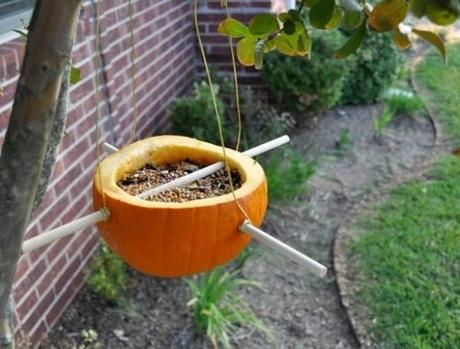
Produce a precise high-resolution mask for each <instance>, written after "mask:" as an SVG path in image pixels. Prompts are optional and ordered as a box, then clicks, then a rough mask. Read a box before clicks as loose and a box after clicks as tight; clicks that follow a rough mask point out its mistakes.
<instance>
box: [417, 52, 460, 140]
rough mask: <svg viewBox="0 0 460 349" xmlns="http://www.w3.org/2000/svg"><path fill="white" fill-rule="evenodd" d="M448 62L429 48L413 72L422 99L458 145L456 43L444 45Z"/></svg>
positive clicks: (459, 61)
mask: <svg viewBox="0 0 460 349" xmlns="http://www.w3.org/2000/svg"><path fill="white" fill-rule="evenodd" d="M448 59H449V64H448V65H445V64H444V63H443V62H442V59H441V58H440V56H439V54H438V53H437V52H435V51H431V53H430V54H428V55H427V57H426V58H425V60H424V61H423V63H421V64H420V65H419V66H418V67H417V70H416V72H415V78H416V81H417V82H418V83H419V84H420V85H421V87H423V92H422V96H421V97H422V98H423V99H424V100H425V102H427V103H428V105H429V106H432V107H434V109H433V110H434V112H435V113H436V116H437V117H438V118H439V120H440V121H441V122H442V123H443V124H444V125H445V129H446V131H447V132H448V133H449V134H450V135H451V136H453V137H454V139H455V142H456V144H460V108H459V105H460V92H459V90H460V44H454V45H450V46H449V47H448Z"/></svg>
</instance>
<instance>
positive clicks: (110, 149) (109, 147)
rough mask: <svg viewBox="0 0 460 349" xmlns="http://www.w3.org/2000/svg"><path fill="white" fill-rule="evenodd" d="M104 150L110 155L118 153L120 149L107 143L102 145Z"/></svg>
mask: <svg viewBox="0 0 460 349" xmlns="http://www.w3.org/2000/svg"><path fill="white" fill-rule="evenodd" d="M102 149H104V150H105V151H106V152H107V153H110V154H111V153H115V152H116V151H118V148H116V147H114V146H113V145H111V144H109V143H107V142H104V143H102Z"/></svg>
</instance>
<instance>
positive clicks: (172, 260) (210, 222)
mask: <svg viewBox="0 0 460 349" xmlns="http://www.w3.org/2000/svg"><path fill="white" fill-rule="evenodd" d="M221 157H222V149H221V148H220V147H218V146H215V145H212V144H209V143H205V142H201V141H198V140H196V139H191V138H186V137H178V136H159V137H152V138H148V139H145V140H142V141H139V142H136V143H133V144H130V145H128V146H126V147H124V148H123V149H121V150H120V151H118V152H116V153H113V154H112V155H110V156H109V157H107V158H106V159H105V160H103V161H102V162H101V165H100V166H101V177H102V182H103V183H104V185H103V187H102V188H101V187H100V186H99V185H98V183H99V181H98V179H97V178H95V180H94V187H93V198H94V207H95V209H100V208H102V207H103V203H102V190H103V191H104V194H105V202H106V205H107V207H108V208H109V211H110V217H109V219H108V220H107V221H105V222H100V223H99V224H98V227H99V230H100V231H101V233H102V236H103V238H104V240H105V241H106V242H107V243H108V245H109V246H110V247H111V248H112V249H113V250H114V251H115V252H116V253H117V254H118V255H119V256H120V257H121V258H123V259H124V260H125V261H126V262H127V263H128V264H130V265H131V266H132V267H134V268H136V269H138V270H140V271H142V272H144V273H146V274H151V275H157V276H183V275H189V274H194V273H198V272H202V271H206V270H209V269H211V268H213V267H214V266H216V265H220V264H223V263H225V262H227V261H228V260H230V259H233V258H234V257H236V256H237V255H238V254H239V252H240V251H241V250H242V249H243V248H244V247H245V246H246V245H247V243H248V242H249V240H250V238H249V236H248V235H247V234H241V233H240V232H239V229H238V227H239V225H240V224H241V223H242V221H243V220H244V218H245V217H244V216H243V214H242V213H241V211H240V210H239V208H238V206H237V205H235V202H234V198H233V196H232V194H226V195H222V196H217V197H211V198H207V199H201V200H193V201H187V202H158V201H147V200H143V199H141V198H138V197H135V196H132V195H130V194H128V193H126V192H125V191H123V189H121V188H120V187H119V186H118V185H117V182H118V181H119V180H120V179H122V178H124V176H126V174H128V173H131V172H134V171H135V170H137V169H138V168H141V167H142V166H144V165H145V164H146V163H147V162H148V163H152V164H155V165H162V164H165V163H174V162H178V161H180V160H183V159H190V160H194V161H196V162H199V163H204V164H212V163H214V162H217V161H219V160H221ZM227 159H228V160H229V164H230V166H231V167H232V168H236V169H238V172H239V173H240V174H241V177H242V186H241V188H239V189H238V190H236V191H235V195H236V197H237V199H238V201H239V203H240V205H242V206H243V207H244V209H245V210H246V212H247V213H248V215H249V218H250V220H251V222H253V223H254V224H255V225H260V224H261V223H262V220H263V217H264V215H265V210H266V208H267V200H268V199H267V184H266V180H265V175H264V172H263V170H262V167H261V166H260V165H259V164H258V163H257V162H255V161H254V160H251V159H250V158H249V157H247V156H244V155H242V154H241V153H238V152H236V151H232V150H230V149H228V150H227ZM96 177H97V175H96Z"/></svg>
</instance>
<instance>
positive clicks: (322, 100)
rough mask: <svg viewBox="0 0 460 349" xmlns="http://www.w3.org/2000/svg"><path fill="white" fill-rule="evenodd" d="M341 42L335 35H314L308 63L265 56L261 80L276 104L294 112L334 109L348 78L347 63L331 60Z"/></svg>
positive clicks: (288, 58) (274, 55) (330, 33)
mask: <svg viewBox="0 0 460 349" xmlns="http://www.w3.org/2000/svg"><path fill="white" fill-rule="evenodd" d="M344 41H345V39H344V36H343V35H342V34H341V33H340V32H338V31H330V32H321V33H314V34H313V36H312V42H313V44H312V54H311V58H310V59H308V58H299V57H287V56H285V55H282V54H278V53H271V54H269V55H267V56H266V58H265V61H264V66H263V69H262V78H263V79H264V81H265V83H266V84H267V87H268V89H269V91H270V92H271V94H272V95H273V96H274V98H275V100H276V101H277V103H278V104H279V105H281V106H282V107H283V108H287V109H289V110H297V111H303V110H313V111H317V110H322V109H326V108H330V107H333V106H334V105H335V104H336V103H337V102H338V101H339V99H340V97H341V94H342V86H343V83H344V80H345V79H346V77H347V76H348V70H349V69H348V65H349V62H348V61H343V60H337V59H335V57H334V54H335V51H336V50H337V49H338V48H339V47H340V45H341V44H342V43H343V42H344Z"/></svg>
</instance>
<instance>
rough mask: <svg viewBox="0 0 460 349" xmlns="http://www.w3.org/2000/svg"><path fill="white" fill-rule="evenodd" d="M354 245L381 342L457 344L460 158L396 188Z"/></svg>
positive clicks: (365, 224)
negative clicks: (423, 177) (424, 180)
mask: <svg viewBox="0 0 460 349" xmlns="http://www.w3.org/2000/svg"><path fill="white" fill-rule="evenodd" d="M360 228H362V229H364V230H365V231H367V233H366V234H364V235H363V236H362V237H361V238H360V239H359V240H358V241H357V242H355V243H354V244H353V246H352V249H351V253H352V254H354V260H356V263H357V264H356V265H357V267H358V268H359V270H360V271H361V272H362V274H363V276H364V280H365V283H366V284H365V288H364V290H363V291H362V297H363V298H362V300H363V301H364V303H365V304H366V305H367V307H368V308H369V309H370V311H371V315H372V317H373V318H375V319H376V321H375V322H374V323H373V324H372V325H371V331H373V332H374V333H375V334H376V335H377V336H378V338H380V340H381V342H382V346H383V347H384V348H415V349H418V348H420V349H424V348H440V349H444V348H446V349H447V348H449V349H450V348H451V349H456V348H460V159H459V158H456V157H453V156H450V157H447V158H445V159H443V160H442V161H441V162H440V163H438V165H437V166H436V168H435V169H434V170H433V171H432V174H431V177H430V180H429V181H426V182H413V183H409V184H406V185H403V186H401V187H399V188H397V189H396V190H394V191H393V192H392V193H391V194H390V195H389V197H388V198H387V199H386V200H385V202H384V203H383V204H381V205H380V206H379V207H378V208H377V209H376V211H375V212H374V213H373V214H372V215H371V216H369V217H366V218H365V219H364V220H363V221H362V222H361V224H360Z"/></svg>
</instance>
